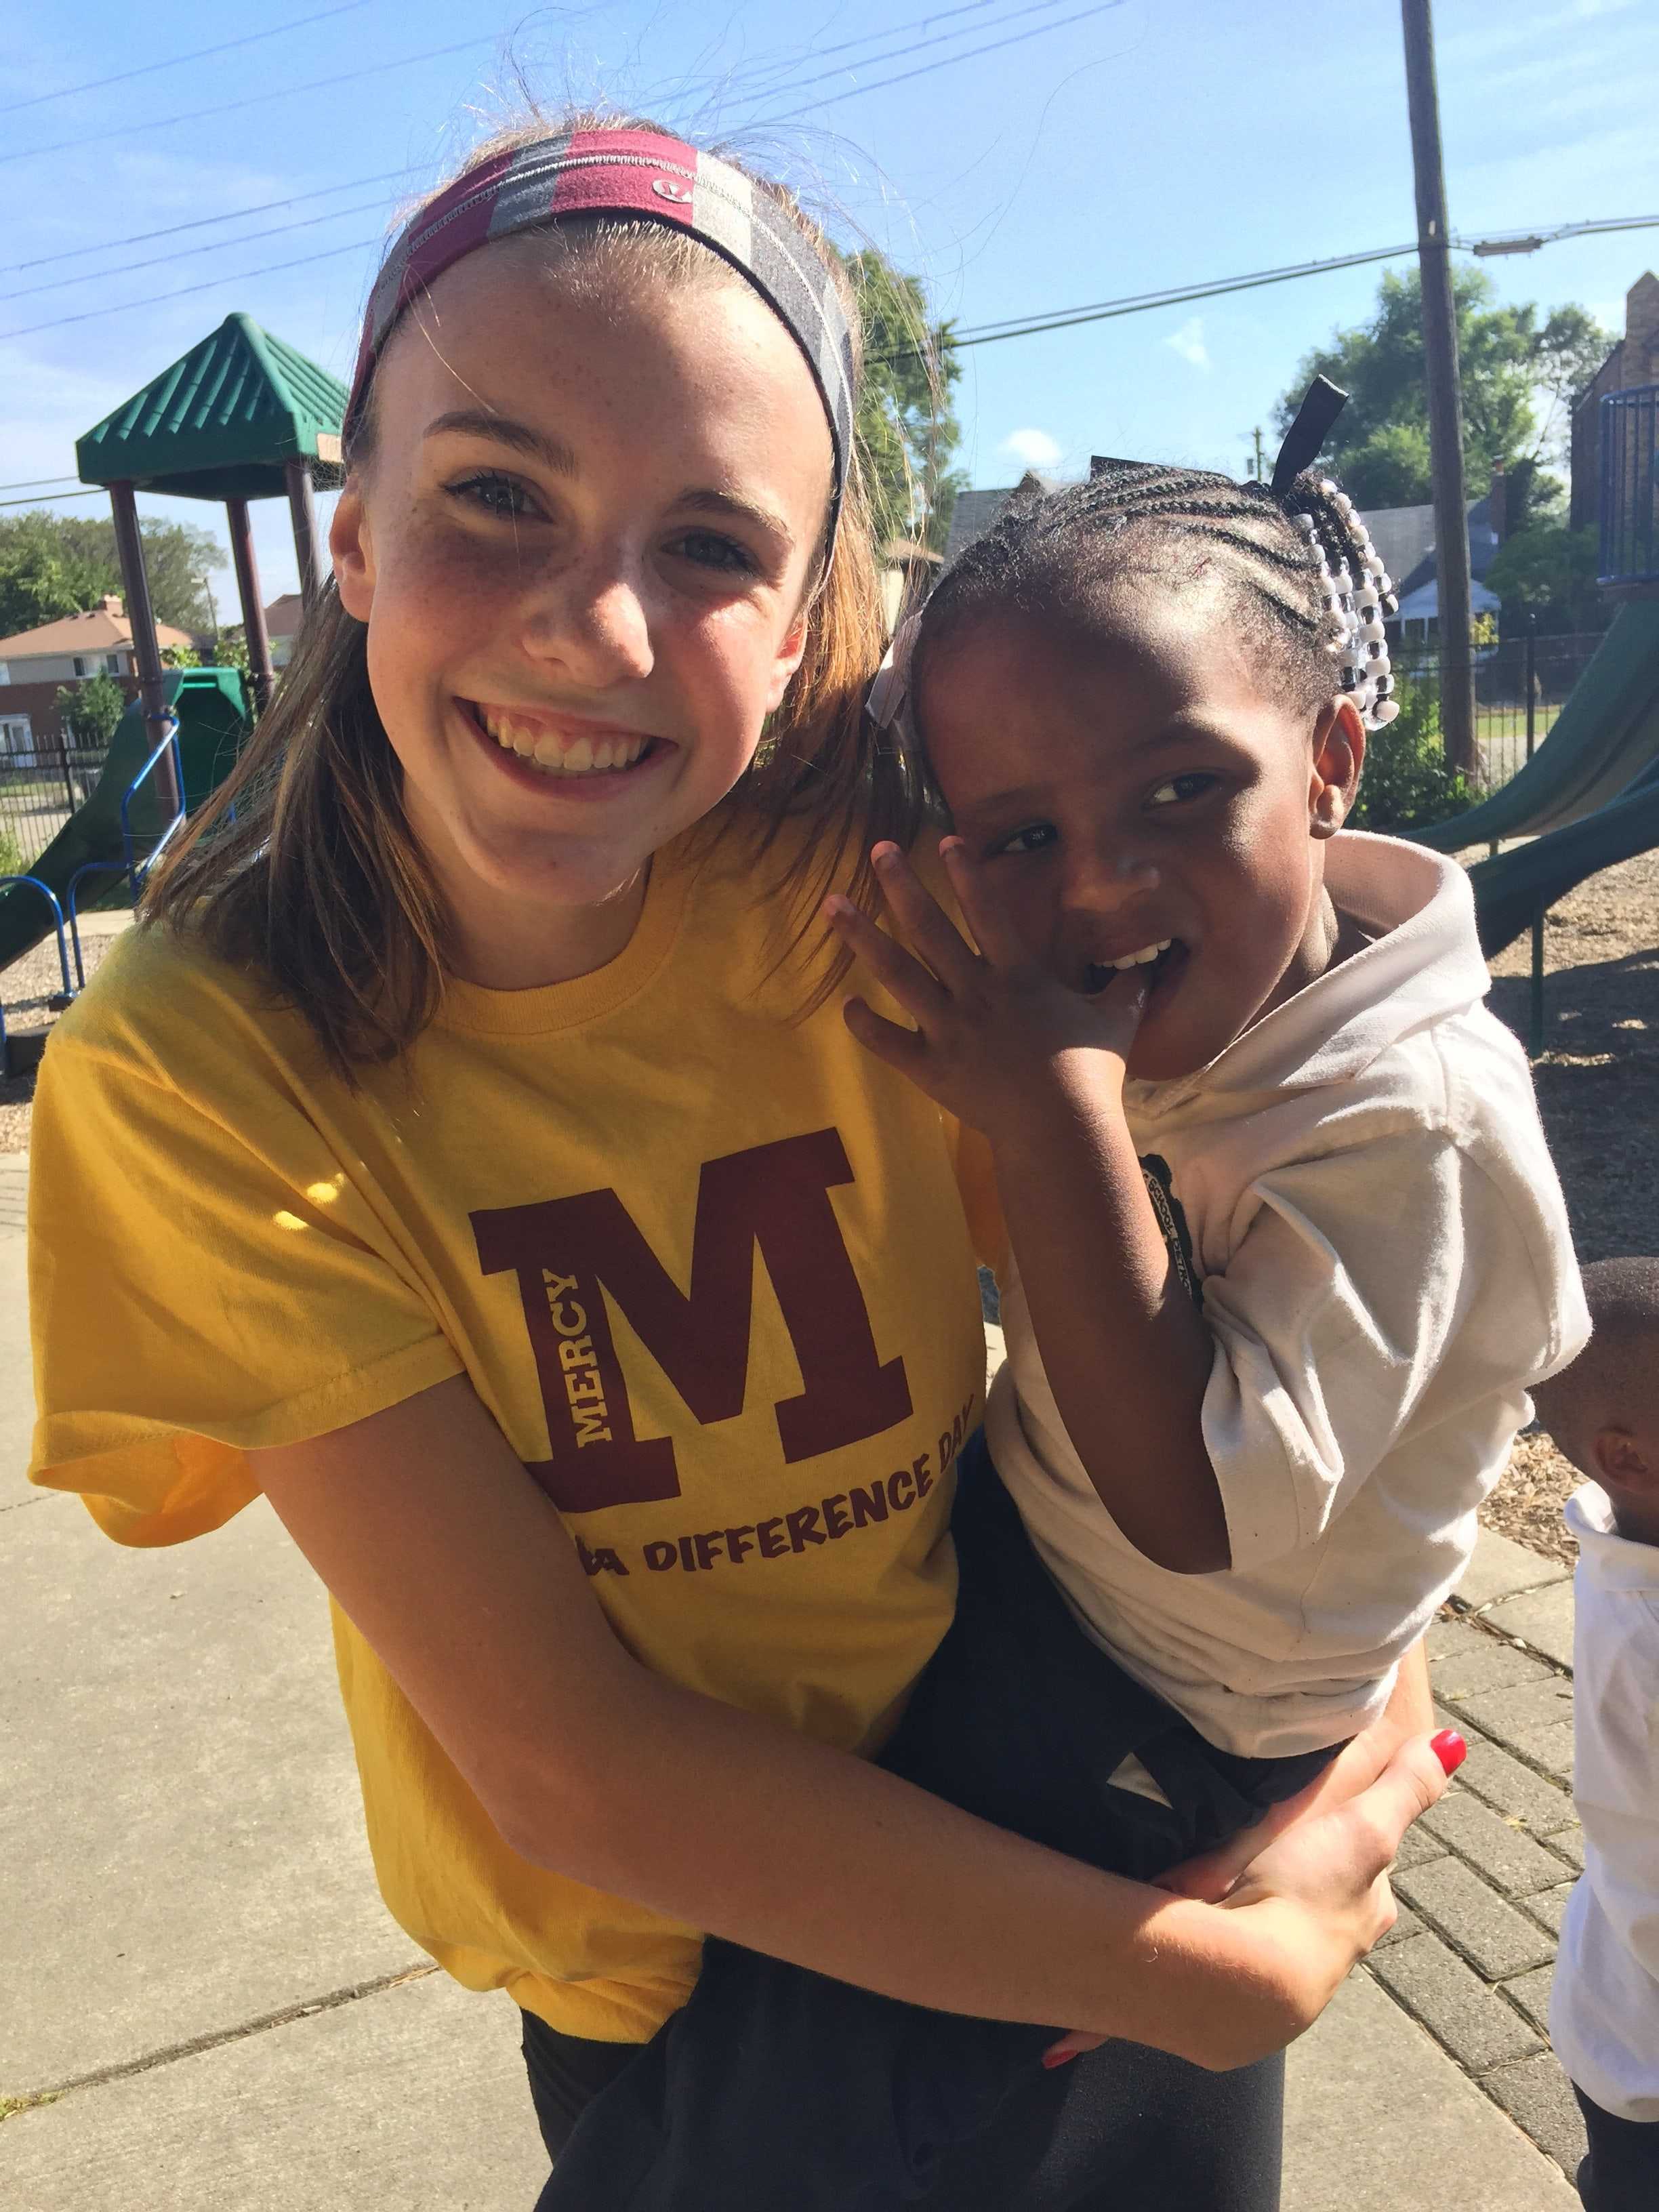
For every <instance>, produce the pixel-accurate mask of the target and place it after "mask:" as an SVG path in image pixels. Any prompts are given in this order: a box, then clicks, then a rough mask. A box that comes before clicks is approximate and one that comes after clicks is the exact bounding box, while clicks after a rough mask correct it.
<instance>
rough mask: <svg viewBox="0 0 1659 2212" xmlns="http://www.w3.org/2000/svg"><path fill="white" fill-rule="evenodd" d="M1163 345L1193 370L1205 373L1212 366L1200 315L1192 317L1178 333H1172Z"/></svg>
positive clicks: (1202, 319)
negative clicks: (1191, 366) (1188, 363)
mask: <svg viewBox="0 0 1659 2212" xmlns="http://www.w3.org/2000/svg"><path fill="white" fill-rule="evenodd" d="M1164 344H1165V345H1166V346H1168V347H1169V348H1170V350H1171V352H1173V353H1178V354H1179V355H1180V356H1181V358H1182V361H1189V362H1191V363H1192V365H1193V367H1194V368H1201V369H1203V370H1205V371H1206V373H1207V371H1208V370H1209V368H1210V367H1211V366H1212V364H1211V361H1210V349H1209V348H1208V347H1207V346H1206V344H1205V343H1204V318H1203V316H1202V315H1194V316H1193V317H1192V318H1191V319H1190V320H1189V321H1187V322H1184V323H1183V324H1182V325H1181V328H1180V329H1179V330H1178V331H1171V332H1170V336H1169V337H1167V338H1165V339H1164Z"/></svg>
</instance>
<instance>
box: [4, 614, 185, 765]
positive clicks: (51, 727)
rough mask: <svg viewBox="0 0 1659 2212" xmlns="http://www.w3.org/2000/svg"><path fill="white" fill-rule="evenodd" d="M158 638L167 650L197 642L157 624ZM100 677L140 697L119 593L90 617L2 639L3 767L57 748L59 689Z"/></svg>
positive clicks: (130, 695) (74, 617) (72, 617)
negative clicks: (45, 746) (42, 747)
mask: <svg viewBox="0 0 1659 2212" xmlns="http://www.w3.org/2000/svg"><path fill="white" fill-rule="evenodd" d="M155 635H156V638H157V640H158V641H159V642H160V643H161V645H162V646H163V647H166V646H169V645H173V646H188V645H192V644H193V643H194V642H195V641H194V639H192V638H191V635H189V633H188V632H187V631H185V630H182V629H169V628H168V626H167V623H157V624H156V629H155ZM94 676H112V677H113V678H115V680H116V682H117V683H118V684H119V685H120V686H121V689H122V690H123V691H124V692H125V694H126V696H127V697H128V698H129V699H136V698H137V696H138V679H137V676H136V675H135V673H134V672H133V659H132V625H131V623H129V622H128V620H127V618H126V614H125V611H124V609H123V606H122V603H121V600H120V599H118V597H117V596H116V595H115V594H114V593H113V592H112V593H110V594H109V595H108V596H107V597H106V599H103V600H102V601H101V603H100V605H97V606H95V607H91V608H88V610H87V611H86V612H85V613H84V614H78V615H64V616H61V617H59V619H58V621H57V622H49V623H41V624H40V627H39V628H38V629H25V630H19V631H17V632H16V634H15V635H13V636H11V637H0V761H3V760H5V759H7V758H12V759H17V758H20V757H22V758H30V759H32V758H33V754H34V750H35V747H36V745H37V744H39V743H40V740H41V739H43V738H44V739H46V740H47V741H49V742H50V743H51V744H53V745H56V744H57V743H58V740H59V738H61V736H62V734H63V732H62V731H61V729H60V727H59V725H58V688H59V686H60V685H64V684H70V685H72V684H84V683H87V682H88V681H89V680H90V679H91V678H93V677H94Z"/></svg>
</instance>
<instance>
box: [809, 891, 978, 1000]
mask: <svg viewBox="0 0 1659 2212" xmlns="http://www.w3.org/2000/svg"><path fill="white" fill-rule="evenodd" d="M823 915H824V919H825V921H828V923H829V927H831V928H832V929H833V930H834V931H835V932H836V935H837V936H838V937H840V938H841V939H842V942H843V943H844V944H846V945H849V946H850V947H851V948H852V951H853V952H854V955H855V956H856V957H857V958H858V959H859V961H860V963H862V964H863V966H864V967H866V968H867V969H869V971H870V973H871V974H872V975H873V976H874V977H875V979H876V981H878V983H879V984H880V985H881V986H882V987H883V989H884V990H885V991H888V992H890V994H892V996H893V997H894V998H896V1000H898V1002H899V1004H900V1006H902V1007H903V1009H904V1011H905V1012H906V1013H907V1014H912V1015H914V1016H915V1018H916V1020H917V1021H919V1022H921V1023H923V1024H926V1023H927V1022H929V1021H935V1022H936V1021H939V1020H941V1019H942V1018H944V1016H945V1014H946V1013H947V1012H949V1010H950V1000H949V998H948V997H947V995H946V994H945V991H944V990H943V988H942V987H940V984H939V979H938V977H937V976H935V975H932V974H931V973H930V972H929V971H928V969H926V968H924V967H923V966H922V964H921V961H920V960H917V959H915V958H913V957H912V956H911V955H910V954H909V953H908V952H907V951H905V949H904V947H903V946H902V945H897V944H896V943H895V942H894V940H893V939H891V938H890V936H889V935H888V934H887V932H886V931H885V930H884V929H878V928H877V927H876V925H875V923H874V922H873V921H871V919H870V917H869V915H867V914H860V911H859V909H858V908H857V907H855V906H854V904H853V902H852V901H851V899H848V898H842V896H841V895H840V893H839V892H834V893H832V894H831V895H830V896H829V897H828V898H827V899H825V901H824V902H823Z"/></svg>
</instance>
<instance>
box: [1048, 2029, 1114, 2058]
mask: <svg viewBox="0 0 1659 2212" xmlns="http://www.w3.org/2000/svg"><path fill="white" fill-rule="evenodd" d="M1107 2041H1109V2038H1108V2037H1106V2036H1103V2035H1086V2034H1085V2033H1084V2032H1083V2030H1082V2029H1081V2028H1079V2029H1076V2030H1074V2031H1073V2033H1072V2034H1070V2035H1062V2036H1061V2037H1060V2041H1059V2042H1058V2043H1051V2044H1050V2045H1048V2049H1047V2050H1046V2051H1044V2052H1043V2054H1042V2063H1043V2064H1044V2065H1045V2066H1063V2065H1064V2064H1065V2063H1066V2060H1067V2059H1068V2058H1075V2057H1077V2055H1078V2053H1079V2051H1098V2050H1099V2048H1100V2046H1101V2045H1102V2044H1103V2043H1105V2042H1107Z"/></svg>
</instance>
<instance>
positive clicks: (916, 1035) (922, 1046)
mask: <svg viewBox="0 0 1659 2212" xmlns="http://www.w3.org/2000/svg"><path fill="white" fill-rule="evenodd" d="M841 1017H842V1020H843V1021H844V1022H845V1023H846V1024H847V1026H848V1029H849V1030H851V1031H852V1032H853V1035H854V1036H855V1037H856V1038H857V1039H858V1041H859V1042H860V1044H861V1045H862V1046H863V1047H864V1048H865V1050H866V1052H872V1053H874V1054H875V1056H876V1058H877V1059H878V1060H885V1061H886V1063H887V1065H888V1066H889V1067H896V1068H897V1070H898V1072H899V1073H900V1074H901V1075H908V1077H909V1079H910V1080H911V1081H912V1082H913V1083H920V1082H921V1069H922V1067H923V1066H924V1064H925V1063H926V1060H927V1038H926V1037H924V1036H922V1034H921V1030H907V1029H905V1028H903V1027H902V1025H901V1024H899V1023H897V1022H890V1021H885V1020H884V1019H883V1018H882V1016H881V1015H879V1014H878V1013H877V1012H874V1010H873V1009H872V1008H871V1007H869V1006H866V1005H865V1003H864V1000H862V999H848V1001H847V1003H846V1005H845V1006H842V1010H841Z"/></svg>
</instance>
